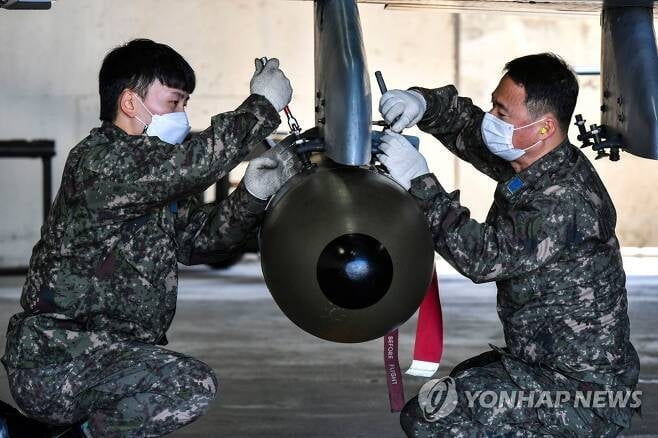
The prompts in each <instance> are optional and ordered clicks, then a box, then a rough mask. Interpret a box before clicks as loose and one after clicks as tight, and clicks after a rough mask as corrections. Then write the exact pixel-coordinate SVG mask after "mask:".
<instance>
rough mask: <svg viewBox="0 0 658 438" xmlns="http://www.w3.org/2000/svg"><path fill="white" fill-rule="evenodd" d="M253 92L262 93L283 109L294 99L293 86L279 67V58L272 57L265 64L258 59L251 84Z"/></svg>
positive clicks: (275, 105) (278, 108)
mask: <svg viewBox="0 0 658 438" xmlns="http://www.w3.org/2000/svg"><path fill="white" fill-rule="evenodd" d="M249 86H250V89H251V94H260V95H261V96H265V98H266V99H267V100H269V101H270V103H271V104H272V106H274V108H276V110H277V111H281V110H282V109H283V108H284V107H285V106H286V105H288V104H289V103H290V99H292V87H291V86H290V81H289V80H288V78H287V77H286V75H285V74H283V72H282V71H281V70H280V69H279V60H278V59H276V58H272V59H270V60H268V61H267V63H266V64H265V65H263V63H262V62H261V60H260V59H256V71H255V72H254V76H253V77H252V78H251V83H250V84H249Z"/></svg>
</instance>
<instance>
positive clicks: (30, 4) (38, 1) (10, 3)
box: [0, 0, 55, 9]
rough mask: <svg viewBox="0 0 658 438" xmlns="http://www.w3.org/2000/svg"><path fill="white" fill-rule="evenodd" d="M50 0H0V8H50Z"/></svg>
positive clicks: (51, 3) (51, 2)
mask: <svg viewBox="0 0 658 438" xmlns="http://www.w3.org/2000/svg"><path fill="white" fill-rule="evenodd" d="M53 3H55V1H54V0H53V1H51V0H0V9H3V8H4V9H50V7H51V6H52V5H53Z"/></svg>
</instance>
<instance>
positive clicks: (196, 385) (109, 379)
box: [9, 342, 217, 438]
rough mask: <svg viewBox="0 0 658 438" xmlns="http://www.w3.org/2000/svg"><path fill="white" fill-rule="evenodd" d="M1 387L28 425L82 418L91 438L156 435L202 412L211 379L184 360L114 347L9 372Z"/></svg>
mask: <svg viewBox="0 0 658 438" xmlns="http://www.w3.org/2000/svg"><path fill="white" fill-rule="evenodd" d="M9 386H10V389H11V393H12V396H13V397H14V400H15V401H16V403H17V405H18V406H19V408H20V409H21V410H22V411H23V412H24V413H25V414H27V415H28V416H29V417H32V418H34V419H36V420H39V421H42V422H45V423H49V424H54V425H68V424H73V423H77V422H80V421H82V420H85V419H86V426H88V433H90V434H91V436H92V437H108V438H113V437H157V436H162V435H165V434H168V433H170V432H173V431H174V430H177V429H179V428H181V427H183V426H184V425H186V424H189V423H191V422H192V421H194V420H196V419H197V418H199V417H200V416H201V415H203V414H204V413H205V412H206V411H207V410H208V407H209V405H210V403H211V402H212V401H213V399H214V398H215V393H216V391H217V379H216V378H215V375H214V373H213V371H212V369H211V368H210V367H209V366H208V365H206V364H205V363H203V362H200V361H198V360H196V359H193V358H191V357H188V356H185V355H183V354H180V353H176V352H173V351H169V350H166V349H164V348H161V347H157V346H153V345H148V344H142V343H136V342H121V343H117V344H113V345H111V346H110V348H107V349H104V350H101V351H97V352H95V353H92V354H89V355H81V356H79V357H77V358H75V359H74V360H72V361H70V362H67V363H62V364H57V365H53V366H48V367H44V368H37V369H18V370H9Z"/></svg>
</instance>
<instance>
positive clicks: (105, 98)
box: [98, 39, 196, 122]
mask: <svg viewBox="0 0 658 438" xmlns="http://www.w3.org/2000/svg"><path fill="white" fill-rule="evenodd" d="M156 79H157V80H159V81H160V82H162V84H163V85H166V86H167V87H171V88H177V89H179V90H183V91H185V92H187V93H189V94H192V92H193V91H194V87H195V86H196V77H195V75H194V70H192V67H191V66H190V64H188V63H187V61H185V59H184V58H183V57H182V56H181V55H180V54H179V53H178V52H176V51H175V50H174V49H172V48H171V47H169V46H167V45H166V44H160V43H156V42H154V41H151V40H147V39H136V40H132V41H130V42H128V43H126V44H124V45H122V46H119V47H117V48H115V49H114V50H112V51H111V52H110V53H108V54H107V56H106V57H105V59H104V60H103V66H102V67H101V71H100V73H99V75H98V92H99V94H100V99H101V112H100V119H101V120H103V121H107V122H113V121H114V120H115V119H116V116H117V110H118V104H119V96H121V93H122V92H123V90H125V89H130V90H134V91H135V92H136V93H137V94H138V95H139V96H140V97H142V98H144V97H146V92H147V91H148V89H149V86H150V85H151V84H152V83H153V82H154V81H155V80H156Z"/></svg>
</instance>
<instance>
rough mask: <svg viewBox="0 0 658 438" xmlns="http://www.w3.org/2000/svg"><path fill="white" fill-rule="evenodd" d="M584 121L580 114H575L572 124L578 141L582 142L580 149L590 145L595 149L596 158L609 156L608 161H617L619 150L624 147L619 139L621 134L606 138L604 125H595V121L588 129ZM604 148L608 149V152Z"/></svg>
mask: <svg viewBox="0 0 658 438" xmlns="http://www.w3.org/2000/svg"><path fill="white" fill-rule="evenodd" d="M585 122H586V120H585V119H583V116H582V115H581V114H578V115H576V122H575V123H574V125H576V126H577V127H578V132H579V134H578V137H577V138H578V141H581V142H582V143H583V144H582V146H581V149H583V148H588V147H591V148H592V149H593V150H595V151H596V158H595V159H596V160H600V159H601V158H605V157H610V161H619V158H620V156H619V152H620V150H621V149H625V148H626V146H624V144H623V143H622V141H621V135H619V134H615V135H612V136H611V137H610V138H608V135H607V133H606V128H605V125H597V124H596V123H595V124H593V125H590V127H589V131H588V130H587V128H586V127H585ZM606 150H609V153H608V152H606Z"/></svg>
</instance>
